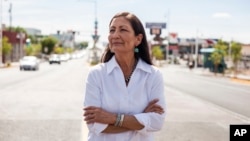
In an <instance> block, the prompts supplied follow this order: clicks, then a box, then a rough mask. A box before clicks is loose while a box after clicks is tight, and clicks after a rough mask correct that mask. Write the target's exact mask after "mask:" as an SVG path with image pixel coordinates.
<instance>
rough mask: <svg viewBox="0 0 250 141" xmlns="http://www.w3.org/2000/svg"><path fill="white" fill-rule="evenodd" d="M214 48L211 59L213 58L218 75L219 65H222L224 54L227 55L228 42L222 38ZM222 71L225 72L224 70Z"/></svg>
mask: <svg viewBox="0 0 250 141" xmlns="http://www.w3.org/2000/svg"><path fill="white" fill-rule="evenodd" d="M214 48H215V50H214V52H213V53H212V54H211V56H210V58H209V59H210V60H212V62H213V64H214V73H215V75H216V74H217V72H218V68H219V65H222V61H223V59H224V56H225V55H226V49H227V43H225V42H223V41H221V40H220V41H218V43H217V44H216V45H215V47H214ZM222 71H223V73H224V70H222Z"/></svg>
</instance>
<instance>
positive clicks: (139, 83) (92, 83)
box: [83, 12, 166, 141]
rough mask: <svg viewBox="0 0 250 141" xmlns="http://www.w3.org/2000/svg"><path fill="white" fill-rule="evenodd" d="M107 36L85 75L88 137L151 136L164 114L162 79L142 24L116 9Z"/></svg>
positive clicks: (137, 139)
mask: <svg viewBox="0 0 250 141" xmlns="http://www.w3.org/2000/svg"><path fill="white" fill-rule="evenodd" d="M108 40H109V43H108V47H107V48H106V50H105V52H104V54H103V56H102V59H101V63H100V64H98V65H96V66H93V67H92V68H91V70H90V72H89V74H88V77H87V80H86V91H85V99H84V108H83V110H84V113H83V116H84V121H85V122H86V124H87V126H88V129H89V133H88V141H154V135H153V132H155V131H159V130H160V129H161V128H162V126H163V124H164V121H165V116H166V105H165V98H164V82H163V77H162V73H161V72H160V71H159V70H158V68H156V67H155V66H153V64H152V61H151V58H150V54H149V48H148V43H147V39H146V34H145V30H144V27H143V25H142V23H141V22H140V20H139V19H138V18H137V17H136V16H135V15H134V14H132V13H129V12H122V13H118V14H116V15H115V16H114V17H113V18H112V19H111V21H110V24H109V35H108Z"/></svg>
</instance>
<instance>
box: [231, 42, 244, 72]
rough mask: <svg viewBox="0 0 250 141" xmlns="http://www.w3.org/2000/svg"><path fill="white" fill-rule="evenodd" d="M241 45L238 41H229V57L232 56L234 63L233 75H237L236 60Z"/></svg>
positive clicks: (238, 56) (239, 53)
mask: <svg viewBox="0 0 250 141" xmlns="http://www.w3.org/2000/svg"><path fill="white" fill-rule="evenodd" d="M241 49H242V47H241V45H240V44H239V43H236V42H232V43H231V57H232V61H233V64H234V67H233V69H234V77H236V76H237V71H238V62H239V60H240V59H241V56H242V54H241Z"/></svg>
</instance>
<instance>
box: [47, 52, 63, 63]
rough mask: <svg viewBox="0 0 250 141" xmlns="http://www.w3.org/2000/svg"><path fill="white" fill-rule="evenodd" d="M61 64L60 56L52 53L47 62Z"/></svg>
mask: <svg viewBox="0 0 250 141" xmlns="http://www.w3.org/2000/svg"><path fill="white" fill-rule="evenodd" d="M54 63H56V64H61V58H60V56H59V55H58V54H52V55H51V56H50V58H49V64H54Z"/></svg>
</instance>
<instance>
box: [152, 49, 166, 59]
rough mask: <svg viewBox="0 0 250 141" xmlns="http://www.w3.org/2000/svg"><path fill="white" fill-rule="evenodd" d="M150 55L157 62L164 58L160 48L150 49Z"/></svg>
mask: <svg viewBox="0 0 250 141" xmlns="http://www.w3.org/2000/svg"><path fill="white" fill-rule="evenodd" d="M152 55H153V56H154V57H155V59H157V60H162V59H163V58H164V55H163V52H162V50H161V47H160V46H154V47H153V49H152Z"/></svg>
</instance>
